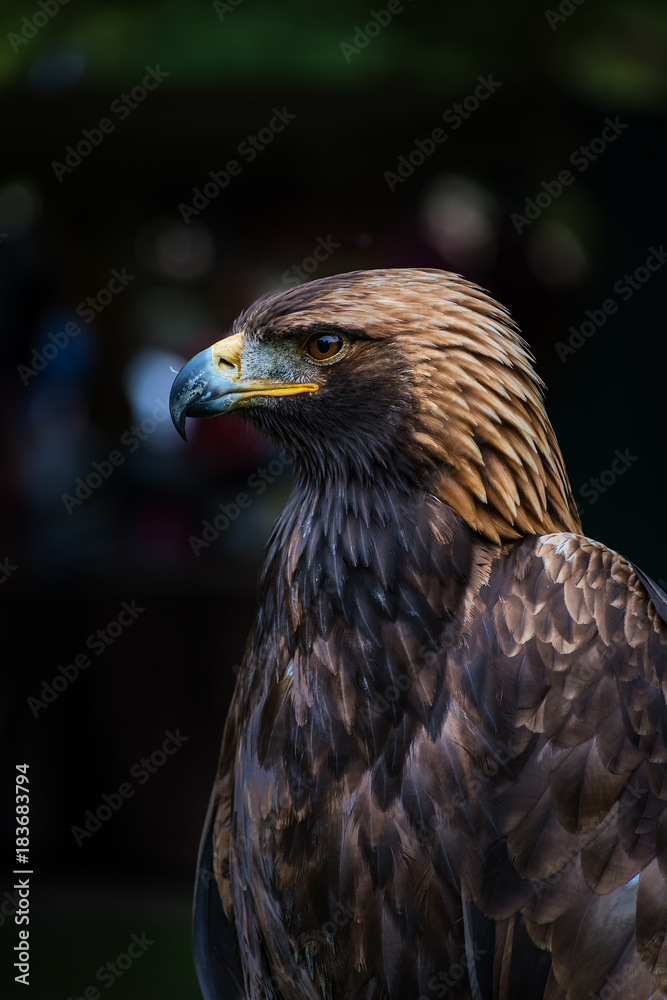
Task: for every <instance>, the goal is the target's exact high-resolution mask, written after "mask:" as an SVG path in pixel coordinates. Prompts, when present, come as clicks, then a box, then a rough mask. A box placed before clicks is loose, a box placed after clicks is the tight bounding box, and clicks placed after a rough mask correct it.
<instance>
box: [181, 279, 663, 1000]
mask: <svg viewBox="0 0 667 1000" xmlns="http://www.w3.org/2000/svg"><path fill="white" fill-rule="evenodd" d="M541 390H542V383H541V382H540V379H539V378H538V377H537V375H536V374H535V372H534V370H533V368H532V366H531V356H530V354H529V352H528V350H527V347H526V344H525V343H524V341H523V340H522V338H521V337H520V336H519V333H518V331H517V328H516V326H515V325H514V324H513V323H512V321H511V319H510V317H509V314H508V313H507V311H506V310H505V309H504V308H503V307H502V306H501V305H499V304H498V303H497V302H494V301H493V300H492V299H491V298H490V297H489V296H488V295H487V294H486V293H485V292H484V291H482V290H481V289H480V288H478V287H476V286H475V285H474V284H472V283H470V282H468V281H465V280H464V279H462V278H460V277H458V276H457V275H454V274H449V273H446V272H443V271H438V270H430V269H398V270H377V271H358V272H354V273H351V274H343V275H338V276H334V277H329V278H324V279H321V280H318V281H313V282H310V283H308V284H306V285H302V286H299V287H295V288H291V289H289V290H288V291H283V292H280V293H278V294H274V295H270V296H267V297H264V298H262V299H260V300H259V301H258V302H256V303H255V304H254V305H253V306H251V307H250V309H248V310H247V311H246V312H244V313H243V314H242V315H241V316H240V317H239V318H238V319H237V320H236V321H235V323H234V325H233V327H232V329H231V331H230V335H229V336H228V337H227V338H226V339H224V340H221V341H219V342H218V343H216V344H214V345H213V346H212V347H210V348H208V349H206V350H205V351H202V352H201V353H200V354H198V355H197V356H196V357H194V358H193V359H192V360H191V361H189V362H188V363H187V364H186V365H185V366H184V368H183V369H182V370H181V371H180V373H179V374H178V376H177V378H176V379H175V382H174V385H173V389H172V395H171V411H172V416H173V419H174V423H175V425H176V427H177V429H178V430H179V431H180V432H181V433H183V429H184V425H185V418H186V415H189V416H194V417H207V416H212V415H214V414H217V413H226V412H228V411H230V410H235V411H236V410H238V411H239V412H240V413H241V415H242V416H243V417H245V418H247V419H248V420H249V421H251V422H252V423H253V424H254V425H255V426H256V427H258V428H260V430H262V431H264V432H265V433H266V434H267V435H268V437H269V438H270V439H271V440H272V441H274V442H275V443H276V444H277V445H279V446H280V447H281V448H282V449H284V451H285V452H286V453H287V454H288V455H289V456H290V458H291V459H292V461H293V464H294V488H293V491H292V494H291V496H290V499H289V500H288V502H287V504H286V506H285V508H284V509H283V511H282V513H281V515H280V517H279V519H278V522H277V524H276V527H275V529H274V531H273V534H272V537H271V540H270V542H269V544H268V548H267V551H266V554H265V559H264V565H263V570H262V573H261V579H260V590H259V609H258V612H257V617H256V620H255V624H254V627H253V629H252V633H251V635H250V638H249V641H248V646H247V651H246V654H245V658H244V663H243V669H242V670H241V672H240V674H239V678H238V683H237V686H236V690H235V693H234V697H233V701H232V705H231V709H230V712H229V716H228V718H227V723H226V727H225V731H224V737H223V744H222V754H221V760H220V765H219V770H218V773H217V780H216V782H215V787H214V790H213V795H212V799H211V805H210V810H209V815H208V819H207V822H206V828H205V831H204V836H203V840H202V847H201V853H200V871H199V875H198V880H197V890H196V896H195V918H194V942H195V959H196V964H197V968H198V972H199V977H200V981H201V985H202V989H203V993H204V996H205V997H206V998H207V1000H221V998H229V1000H235V998H242V997H245V998H252V1000H260V998H262V1000H263V998H280V1000H297V998H298V1000H303V998H319V1000H338V998H355V1000H362V998H363V1000H387V998H394V997H395V998H398V1000H418V998H419V1000H436V998H439V997H447V998H459V1000H461V998H467V1000H538V998H548V1000H564V998H569V1000H590V998H594V1000H595V998H600V1000H616V998H618V1000H621V998H622V1000H648V998H649V997H653V998H656V997H662V996H663V991H665V990H666V989H667V944H666V935H667V892H666V883H665V879H666V878H667V810H666V809H665V805H664V803H665V800H666V799H667V774H666V768H665V763H666V762H667V712H666V710H665V696H664V692H663V686H662V685H663V684H664V683H665V667H666V666H667V624H666V622H667V599H666V597H665V594H664V593H663V592H662V591H661V590H660V589H659V588H658V587H657V586H656V585H655V584H654V583H652V582H651V581H650V580H649V579H648V578H647V577H646V576H645V575H644V574H643V573H642V572H641V571H640V570H639V569H637V568H636V567H635V566H633V565H632V563H630V562H628V560H627V559H624V558H623V556H621V555H619V554H618V553H616V552H613V551H611V550H610V549H608V548H606V547H605V546H604V545H602V544H600V543H599V542H596V541H592V540H591V539H589V538H586V537H585V536H584V535H582V534H581V527H580V522H579V518H578V515H577V511H576V507H575V504H574V501H573V498H572V493H571V490H570V485H569V482H568V478H567V473H566V471H565V466H564V463H563V459H562V456H561V453H560V450H559V447H558V444H557V442H556V438H555V435H554V432H553V429H552V427H551V425H550V423H549V420H548V418H547V416H546V414H545V411H544V406H543V401H542V394H541Z"/></svg>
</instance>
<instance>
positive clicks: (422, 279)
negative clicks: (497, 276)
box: [232, 268, 581, 542]
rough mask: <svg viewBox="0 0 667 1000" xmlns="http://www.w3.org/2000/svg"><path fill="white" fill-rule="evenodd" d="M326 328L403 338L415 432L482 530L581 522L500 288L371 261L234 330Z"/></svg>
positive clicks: (494, 534) (276, 302)
mask: <svg viewBox="0 0 667 1000" xmlns="http://www.w3.org/2000/svg"><path fill="white" fill-rule="evenodd" d="M316 326H322V327H328V326H331V327H332V328H333V327H343V328H345V329H348V330H353V331H354V330H357V331H363V335H364V337H365V338H368V339H370V340H381V339H387V338H389V339H391V340H392V341H395V342H396V343H398V344H399V345H400V349H401V351H402V353H403V362H402V364H403V370H404V375H405V378H406V380H408V381H409V382H411V383H412V386H413V388H414V391H415V396H416V400H417V403H418V407H419V412H418V415H417V418H416V420H415V422H414V425H413V426H412V427H411V439H412V442H413V443H414V446H415V448H416V450H417V451H419V450H421V451H422V452H423V454H424V457H425V459H426V460H427V461H428V462H429V463H432V465H433V466H434V467H439V472H438V474H437V475H435V476H434V477H433V481H432V482H433V486H434V488H435V490H436V491H437V495H438V496H439V497H440V498H441V499H442V500H444V501H445V502H446V503H448V504H450V505H451V506H452V507H453V509H454V510H455V511H456V512H457V513H458V514H459V515H460V516H461V517H462V518H463V519H464V521H465V522H466V523H467V524H469V525H470V527H472V528H474V530H475V531H479V532H480V533H481V534H483V535H485V537H487V538H488V539H489V540H491V541H493V542H500V541H501V540H505V539H513V538H519V537H520V536H521V535H525V534H540V533H548V532H551V531H580V530H581V523H580V520H579V515H578V513H577V508H576V504H575V502H574V499H573V497H572V491H571V488H570V484H569V481H568V477H567V472H566V471H565V464H564V462H563V458H562V455H561V452H560V448H559V446H558V442H557V441H556V437H555V434H554V432H553V428H552V427H551V423H550V422H549V418H548V417H547V415H546V412H545V409H544V402H543V397H542V389H543V388H544V386H543V383H542V381H541V379H540V378H539V377H538V376H537V374H536V373H535V371H534V369H533V367H532V363H531V362H532V360H533V359H532V355H531V354H530V352H529V350H528V347H527V344H526V342H525V341H524V340H523V338H522V337H521V336H520V334H519V331H518V328H517V327H516V325H515V324H514V323H513V321H512V319H511V317H510V315H509V313H508V311H507V310H506V309H505V308H504V307H503V306H501V305H500V304H499V303H497V302H495V301H494V300H493V299H492V298H491V297H490V296H489V295H487V294H486V293H485V292H483V291H481V290H480V289H479V288H478V287H477V286H476V285H474V284H473V283H472V282H469V281H466V280H465V279H464V278H461V277H460V276H459V275H456V274H449V273H445V272H442V271H436V270H429V269H417V268H405V269H401V270H400V271H391V270H387V271H382V270H378V271H368V272H364V271H359V272H353V273H352V274H349V275H337V276H336V277H333V278H324V279H321V280H320V281H317V282H312V283H310V284H308V285H302V286H298V287H296V288H294V289H291V290H290V291H288V292H283V293H281V294H280V295H278V296H269V297H267V298H265V299H263V300H260V301H259V302H258V303H257V304H256V305H255V306H254V307H252V308H251V309H250V310H249V311H248V312H247V313H244V314H243V315H242V316H241V317H239V320H237V322H236V323H235V324H234V327H233V330H232V332H244V331H246V330H247V331H248V332H249V334H250V335H251V336H257V335H259V336H264V335H265V333H266V331H268V330H269V329H270V332H271V336H285V335H290V336H291V335H293V334H294V331H295V330H297V331H298V330H299V329H310V328H314V327H316ZM375 363H380V364H381V363H382V361H381V360H379V361H377V362H375Z"/></svg>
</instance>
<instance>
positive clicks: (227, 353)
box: [169, 333, 319, 441]
mask: <svg viewBox="0 0 667 1000" xmlns="http://www.w3.org/2000/svg"><path fill="white" fill-rule="evenodd" d="M242 355H243V334H242V333H237V334H235V335H234V336H233V337H226V338H225V339H224V340H219V341H218V342H217V344H213V346H212V347H207V348H206V349H205V350H203V351H200V352H199V354H195V356H194V357H193V358H190V360H189V361H187V362H186V363H185V364H184V365H183V367H182V368H181V370H180V372H179V373H178V375H177V376H176V378H175V379H174V384H173V385H172V387H171V393H170V394H169V410H170V413H171V419H172V420H173V422H174V427H175V428H176V430H177V431H178V433H179V434H180V435H181V437H182V438H183V440H184V441H185V440H186V437H185V418H186V417H216V416H218V414H220V413H229V412H230V411H231V410H236V409H238V408H239V407H240V406H244V405H252V404H248V402H247V401H248V400H251V399H253V398H254V397H256V396H293V395H295V394H296V393H300V392H317V390H318V389H319V385H316V384H315V383H314V382H275V381H272V380H271V379H242V378H241V358H242Z"/></svg>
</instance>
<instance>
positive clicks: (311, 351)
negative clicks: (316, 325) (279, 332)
mask: <svg viewBox="0 0 667 1000" xmlns="http://www.w3.org/2000/svg"><path fill="white" fill-rule="evenodd" d="M344 347H345V340H344V339H343V338H342V337H341V336H340V334H338V333H314V334H313V335H312V337H309V338H308V340H307V341H306V343H305V345H304V351H305V352H306V354H308V356H309V357H311V358H312V359H313V360H314V361H329V360H330V359H331V358H335V357H336V355H337V354H340V352H341V351H342V350H343V348H344Z"/></svg>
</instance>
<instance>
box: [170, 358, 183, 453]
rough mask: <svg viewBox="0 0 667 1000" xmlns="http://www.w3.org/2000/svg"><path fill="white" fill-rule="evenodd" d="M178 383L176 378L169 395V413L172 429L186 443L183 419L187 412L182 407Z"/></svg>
mask: <svg viewBox="0 0 667 1000" xmlns="http://www.w3.org/2000/svg"><path fill="white" fill-rule="evenodd" d="M179 374H180V372H179ZM178 381H179V379H178V376H177V377H176V378H175V379H174V383H173V385H172V387H171V392H170V393H169V413H170V414H171V422H172V423H173V425H174V427H175V428H176V430H177V431H178V433H179V434H180V436H181V437H182V438H183V440H184V441H187V437H186V436H185V418H186V417H187V413H188V410H187V406H183V401H182V392H181V387H180V385H178V384H177V383H178Z"/></svg>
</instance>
